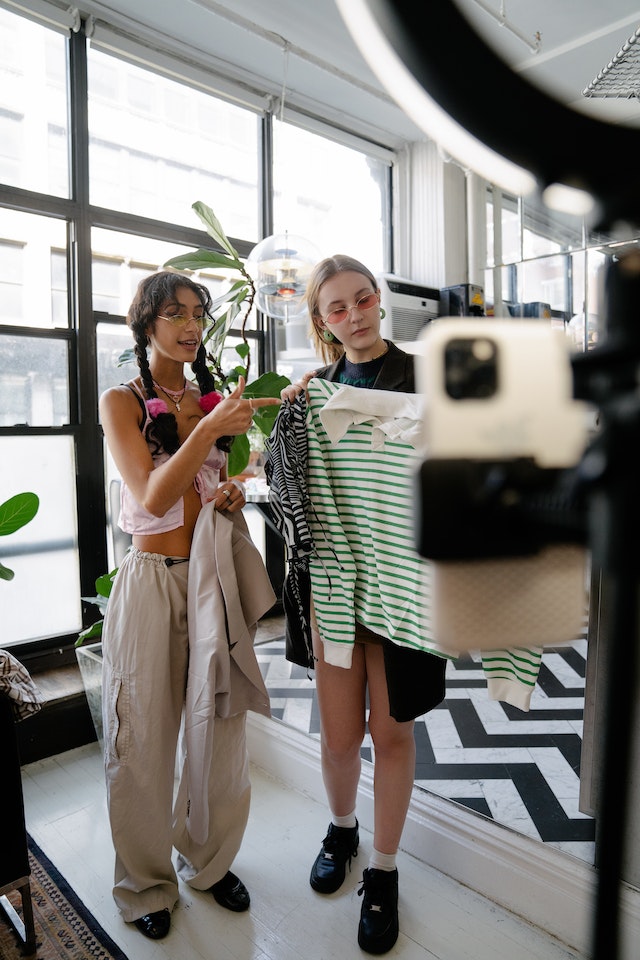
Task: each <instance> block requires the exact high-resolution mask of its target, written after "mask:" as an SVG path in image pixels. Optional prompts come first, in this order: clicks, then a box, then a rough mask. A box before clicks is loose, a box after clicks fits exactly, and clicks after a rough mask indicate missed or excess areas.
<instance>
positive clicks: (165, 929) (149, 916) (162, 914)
mask: <svg viewBox="0 0 640 960" xmlns="http://www.w3.org/2000/svg"><path fill="white" fill-rule="evenodd" d="M133 922H134V924H135V925H136V927H137V928H138V930H139V931H140V933H144V935H145V937H149V938H150V939H151V940H162V939H163V938H164V937H166V935H167V934H168V933H169V930H170V928H171V914H170V913H169V911H168V910H167V909H166V908H165V909H164V910H154V911H153V913H145V915H144V917H138V919H137V920H134V921H133Z"/></svg>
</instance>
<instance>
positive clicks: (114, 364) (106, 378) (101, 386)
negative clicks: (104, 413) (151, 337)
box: [97, 323, 138, 395]
mask: <svg viewBox="0 0 640 960" xmlns="http://www.w3.org/2000/svg"><path fill="white" fill-rule="evenodd" d="M132 346H133V337H132V336H131V331H130V330H129V328H128V327H127V326H126V324H124V323H123V324H113V323H99V324H98V326H97V351H98V395H100V394H102V393H104V391H105V390H107V389H108V388H109V387H115V386H116V384H118V383H126V382H127V380H131V379H133V377H137V375H138V364H137V363H136V361H135V359H134V360H132V361H131V362H130V363H125V364H123V365H122V366H120V364H119V358H120V356H121V355H122V353H123V352H124V351H125V350H129V349H130V348H131V347H132Z"/></svg>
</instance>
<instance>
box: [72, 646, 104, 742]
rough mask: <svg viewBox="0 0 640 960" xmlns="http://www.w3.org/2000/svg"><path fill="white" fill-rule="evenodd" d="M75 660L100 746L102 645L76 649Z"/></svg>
mask: <svg viewBox="0 0 640 960" xmlns="http://www.w3.org/2000/svg"><path fill="white" fill-rule="evenodd" d="M76 659H77V661H78V666H79V668H80V676H81V677H82V683H83V685H84V692H85V695H86V697H87V703H88V704H89V711H90V713H91V719H92V720H93V725H94V727H95V730H96V736H97V738H98V742H99V743H100V744H102V739H103V734H102V643H89V644H87V645H86V646H81V647H76Z"/></svg>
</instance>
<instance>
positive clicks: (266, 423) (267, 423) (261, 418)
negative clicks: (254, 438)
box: [253, 405, 280, 437]
mask: <svg viewBox="0 0 640 960" xmlns="http://www.w3.org/2000/svg"><path fill="white" fill-rule="evenodd" d="M279 409H280V407H276V406H275V405H274V406H272V407H261V408H260V410H256V412H255V413H254V415H253V422H254V423H255V425H256V427H257V428H258V429H259V430H260V432H261V433H263V434H264V435H265V437H268V436H269V435H270V433H271V431H272V430H273V425H274V423H275V422H276V417H277V416H278V410H279Z"/></svg>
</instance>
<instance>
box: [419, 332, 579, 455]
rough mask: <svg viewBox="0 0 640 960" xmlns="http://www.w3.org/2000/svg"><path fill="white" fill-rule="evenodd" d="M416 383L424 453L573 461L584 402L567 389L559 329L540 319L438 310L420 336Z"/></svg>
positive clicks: (569, 377) (569, 379) (566, 356)
mask: <svg viewBox="0 0 640 960" xmlns="http://www.w3.org/2000/svg"><path fill="white" fill-rule="evenodd" d="M420 345H421V355H420V356H419V357H418V358H417V359H416V381H417V382H416V389H417V391H418V392H419V393H422V394H423V396H424V397H425V400H426V409H425V419H424V433H423V439H424V450H425V454H426V455H427V456H429V457H440V458H465V459H479V460H500V459H510V458H515V457H528V458H532V459H533V461H534V462H535V463H537V464H538V465H539V466H541V467H567V466H570V465H572V464H576V463H577V462H578V460H579V459H580V456H581V455H582V453H583V451H584V449H585V446H586V442H587V436H588V422H589V415H588V406H587V404H585V403H584V402H583V401H579V400H575V399H574V398H573V396H572V390H573V374H572V369H571V362H570V351H569V347H568V344H567V342H566V337H565V336H564V334H563V333H561V332H560V331H558V330H554V329H553V328H552V327H551V326H550V325H549V324H548V323H546V322H544V321H540V320H499V319H498V320H494V319H491V318H486V317H482V318H480V317H441V318H439V319H438V320H434V321H432V322H431V323H430V324H429V325H428V326H427V327H426V328H425V330H424V332H423V333H422V336H421V341H420Z"/></svg>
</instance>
